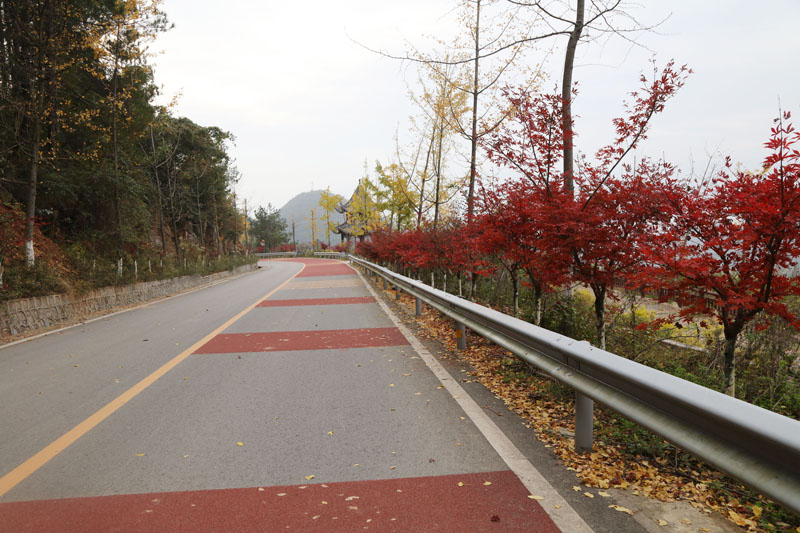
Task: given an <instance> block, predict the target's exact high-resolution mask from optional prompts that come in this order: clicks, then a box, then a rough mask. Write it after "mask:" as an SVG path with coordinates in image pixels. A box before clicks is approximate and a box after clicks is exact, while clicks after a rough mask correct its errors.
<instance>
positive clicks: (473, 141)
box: [467, 0, 583, 220]
mask: <svg viewBox="0 0 800 533" xmlns="http://www.w3.org/2000/svg"><path fill="white" fill-rule="evenodd" d="M579 1H580V2H583V0H579ZM480 35H481V0H477V2H476V13H475V68H474V72H473V77H472V136H471V138H470V160H469V191H468V192H467V220H472V213H473V211H474V210H475V199H474V195H475V175H476V173H477V161H476V160H477V156H478V56H479V55H480V51H481V50H480Z"/></svg>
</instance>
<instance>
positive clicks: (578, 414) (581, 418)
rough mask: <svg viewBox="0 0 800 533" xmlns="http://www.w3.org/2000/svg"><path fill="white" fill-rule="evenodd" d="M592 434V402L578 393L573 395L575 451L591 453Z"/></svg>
mask: <svg viewBox="0 0 800 533" xmlns="http://www.w3.org/2000/svg"><path fill="white" fill-rule="evenodd" d="M593 433H594V400H592V399H591V398H589V397H588V396H584V395H583V394H581V393H580V392H576V393H575V451H576V452H578V453H584V452H591V451H592V439H593Z"/></svg>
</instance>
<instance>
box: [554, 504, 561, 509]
mask: <svg viewBox="0 0 800 533" xmlns="http://www.w3.org/2000/svg"><path fill="white" fill-rule="evenodd" d="M553 507H555V508H556V509H561V506H560V505H554V506H553Z"/></svg>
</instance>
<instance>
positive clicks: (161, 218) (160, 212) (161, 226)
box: [150, 126, 216, 256]
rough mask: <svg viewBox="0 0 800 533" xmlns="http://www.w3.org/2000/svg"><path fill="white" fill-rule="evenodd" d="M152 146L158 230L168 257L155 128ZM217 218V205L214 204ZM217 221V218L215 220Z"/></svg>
mask: <svg viewBox="0 0 800 533" xmlns="http://www.w3.org/2000/svg"><path fill="white" fill-rule="evenodd" d="M150 146H151V147H152V148H153V176H154V177H155V178H156V191H157V192H158V229H159V230H160V232H161V255H162V256H165V255H167V236H166V233H165V231H164V199H163V198H162V196H161V180H160V179H159V177H158V160H157V158H156V142H155V139H153V126H150ZM214 209H215V211H214V213H215V217H216V204H214ZM215 221H216V218H215Z"/></svg>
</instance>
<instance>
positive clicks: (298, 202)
mask: <svg viewBox="0 0 800 533" xmlns="http://www.w3.org/2000/svg"><path fill="white" fill-rule="evenodd" d="M322 192H324V191H322V190H316V191H307V192H302V193H300V194H298V195H297V196H295V197H294V198H292V199H291V200H289V201H288V202H286V205H284V206H283V207H281V208H280V209H279V210H278V211H279V212H280V214H281V216H282V217H283V219H284V220H285V221H286V226H287V228H288V230H289V240H290V241H291V232H292V221H293V220H294V223H295V238H296V239H297V243H298V244H300V243H310V242H311V210H312V209H313V210H314V213H315V217H318V218H317V228H318V230H319V235H318V236H317V238H318V239H319V240H320V241H323V242H324V241H325V223H324V220H322V219H321V218H319V217H322V215H323V211H322V208H321V207H320V206H319V198H320V194H322ZM335 220H336V221H337V223H340V222H344V216H343V215H340V214H339V213H335ZM339 242H340V237H339V235H336V234H331V245H335V244H338V243H339Z"/></svg>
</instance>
